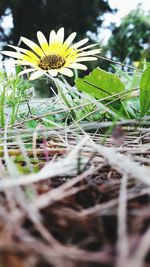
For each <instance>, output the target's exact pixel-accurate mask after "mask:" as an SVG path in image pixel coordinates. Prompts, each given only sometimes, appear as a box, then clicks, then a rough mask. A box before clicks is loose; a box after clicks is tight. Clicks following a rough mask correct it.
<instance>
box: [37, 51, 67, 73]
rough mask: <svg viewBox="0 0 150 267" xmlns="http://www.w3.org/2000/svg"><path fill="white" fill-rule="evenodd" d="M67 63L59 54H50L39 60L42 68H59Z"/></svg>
mask: <svg viewBox="0 0 150 267" xmlns="http://www.w3.org/2000/svg"><path fill="white" fill-rule="evenodd" d="M64 64H65V59H64V58H63V57H61V56H59V55H55V54H53V55H49V56H45V57H44V58H42V59H41V60H40V62H39V65H38V66H39V67H40V68H41V69H42V70H51V69H59V68H61V67H63V66H64Z"/></svg>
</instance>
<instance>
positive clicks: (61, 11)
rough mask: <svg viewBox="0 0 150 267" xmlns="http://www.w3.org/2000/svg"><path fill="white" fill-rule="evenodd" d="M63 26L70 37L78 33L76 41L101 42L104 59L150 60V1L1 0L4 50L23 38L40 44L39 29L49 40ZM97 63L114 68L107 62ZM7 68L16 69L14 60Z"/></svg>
mask: <svg viewBox="0 0 150 267" xmlns="http://www.w3.org/2000/svg"><path fill="white" fill-rule="evenodd" d="M62 26H64V27H65V33H66V36H67V35H69V34H70V33H71V32H73V31H76V32H77V33H78V35H77V38H76V41H78V40H79V39H81V38H84V37H85V36H88V37H89V38H90V42H97V43H98V44H99V46H100V47H101V48H103V52H102V56H105V57H108V58H112V59H114V60H117V61H121V62H126V63H128V64H132V62H134V61H139V60H140V59H141V58H142V57H143V56H144V57H146V58H148V57H149V50H150V11H149V1H148V0H143V1H139V0H126V1H118V0H92V1H91V0H25V1H24V0H0V50H2V49H4V48H5V46H6V45H7V43H9V44H14V45H17V44H18V42H19V39H20V36H25V37H27V38H29V39H32V40H33V41H37V40H36V32H37V31H38V30H41V31H42V32H43V33H44V34H45V35H46V37H48V35H49V32H50V31H51V30H52V29H55V30H57V29H59V28H60V27H62ZM1 59H2V58H1ZM96 64H97V65H98V66H100V67H102V68H103V69H109V67H110V63H109V62H107V61H104V60H99V61H98V62H97V63H96ZM5 67H6V69H7V70H8V71H9V70H12V65H11V60H10V59H9V60H8V59H5ZM89 67H90V68H93V65H92V66H89ZM0 68H2V62H1V64H0Z"/></svg>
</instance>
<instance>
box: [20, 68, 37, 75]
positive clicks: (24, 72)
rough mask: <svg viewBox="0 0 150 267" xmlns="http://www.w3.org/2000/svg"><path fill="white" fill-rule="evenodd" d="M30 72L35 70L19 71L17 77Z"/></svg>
mask: <svg viewBox="0 0 150 267" xmlns="http://www.w3.org/2000/svg"><path fill="white" fill-rule="evenodd" d="M32 71H35V69H25V70H22V71H20V72H19V74H18V75H19V76H21V75H24V74H27V73H29V72H32Z"/></svg>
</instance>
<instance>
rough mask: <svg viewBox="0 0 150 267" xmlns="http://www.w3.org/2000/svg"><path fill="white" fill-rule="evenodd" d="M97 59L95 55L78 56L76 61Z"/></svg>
mask: <svg viewBox="0 0 150 267" xmlns="http://www.w3.org/2000/svg"><path fill="white" fill-rule="evenodd" d="M92 60H97V57H79V58H77V59H76V62H81V61H92Z"/></svg>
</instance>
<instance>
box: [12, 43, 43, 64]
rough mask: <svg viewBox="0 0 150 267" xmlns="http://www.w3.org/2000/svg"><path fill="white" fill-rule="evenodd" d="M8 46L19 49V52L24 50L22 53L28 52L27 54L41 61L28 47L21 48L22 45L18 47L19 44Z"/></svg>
mask: <svg viewBox="0 0 150 267" xmlns="http://www.w3.org/2000/svg"><path fill="white" fill-rule="evenodd" d="M8 46H9V47H11V48H13V49H16V50H18V51H19V52H22V53H24V54H26V55H27V56H29V57H31V58H33V59H34V60H36V61H39V58H38V57H37V56H36V55H35V54H34V53H33V52H31V51H30V50H27V49H24V48H21V47H18V46H14V45H8Z"/></svg>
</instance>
